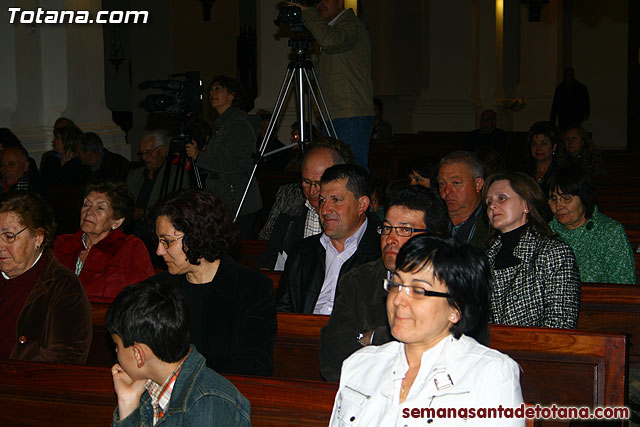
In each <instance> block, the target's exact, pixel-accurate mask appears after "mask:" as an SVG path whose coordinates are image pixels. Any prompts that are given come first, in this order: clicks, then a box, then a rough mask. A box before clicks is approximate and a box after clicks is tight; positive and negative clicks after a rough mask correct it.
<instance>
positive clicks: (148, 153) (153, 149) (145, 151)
mask: <svg viewBox="0 0 640 427" xmlns="http://www.w3.org/2000/svg"><path fill="white" fill-rule="evenodd" d="M160 147H162V146H161V145H158V146H157V147H154V148H152V149H151V150H144V151H138V156H140V157H144V156H149V155H151V153H153V152H154V151H156V150H157V149H158V148H160Z"/></svg>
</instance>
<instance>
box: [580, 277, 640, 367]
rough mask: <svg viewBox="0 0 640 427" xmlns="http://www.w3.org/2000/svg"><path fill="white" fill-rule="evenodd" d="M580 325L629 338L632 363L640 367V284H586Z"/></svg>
mask: <svg viewBox="0 0 640 427" xmlns="http://www.w3.org/2000/svg"><path fill="white" fill-rule="evenodd" d="M578 328H580V329H585V330H590V331H605V332H617V333H621V334H625V335H627V336H628V339H629V362H630V363H631V366H633V367H640V286H634V285H612V284H604V283H583V284H582V296H581V297H580V313H579V315H578Z"/></svg>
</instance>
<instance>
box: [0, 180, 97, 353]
mask: <svg viewBox="0 0 640 427" xmlns="http://www.w3.org/2000/svg"><path fill="white" fill-rule="evenodd" d="M54 230H55V224H54V221H53V211H52V209H51V207H50V206H49V205H48V204H47V202H45V201H44V199H42V197H41V196H39V195H38V194H36V193H33V192H31V191H15V192H11V193H6V194H4V195H3V196H2V197H1V198H0V271H1V272H2V274H1V275H0V324H1V325H2V328H0V331H1V332H0V358H3V359H6V358H9V359H19V360H32V361H40V362H54V363H74V364H84V363H85V361H86V360H87V355H88V354H89V348H90V346H91V336H92V326H91V306H90V304H89V300H88V299H87V294H86V293H85V291H84V289H83V287H82V284H81V283H80V280H78V278H77V277H76V276H75V275H74V274H73V273H72V272H71V271H69V269H67V268H66V267H64V266H63V265H62V264H60V263H59V262H58V260H57V259H56V257H55V256H54V254H53V251H52V250H51V249H50V246H51V244H52V243H53V235H54Z"/></svg>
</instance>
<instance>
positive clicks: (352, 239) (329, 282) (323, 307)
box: [313, 218, 369, 314]
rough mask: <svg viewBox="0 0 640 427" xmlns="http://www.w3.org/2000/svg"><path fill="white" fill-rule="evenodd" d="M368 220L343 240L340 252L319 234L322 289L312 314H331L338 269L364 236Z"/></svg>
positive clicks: (329, 239)
mask: <svg viewBox="0 0 640 427" xmlns="http://www.w3.org/2000/svg"><path fill="white" fill-rule="evenodd" d="M368 223H369V220H368V219H366V218H365V220H364V222H363V223H362V225H361V226H360V228H358V229H357V230H356V232H355V233H353V234H352V235H351V236H349V237H348V238H347V240H346V241H345V242H344V249H343V250H342V252H338V250H337V249H336V248H335V246H333V244H332V243H331V238H330V237H329V236H327V235H326V234H324V233H322V236H320V243H321V244H322V246H323V247H324V250H325V257H324V265H325V267H324V282H323V283H322V289H321V290H320V295H319V296H318V301H316V306H315V308H314V309H313V314H331V312H332V311H333V299H334V298H335V296H336V286H337V284H338V276H340V269H341V268H342V265H343V264H344V263H345V261H347V260H348V259H349V258H351V256H352V255H353V254H354V253H355V252H356V250H357V249H358V245H360V240H362V236H364V232H365V231H366V229H367V224H368Z"/></svg>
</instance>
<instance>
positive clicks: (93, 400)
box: [0, 360, 338, 426]
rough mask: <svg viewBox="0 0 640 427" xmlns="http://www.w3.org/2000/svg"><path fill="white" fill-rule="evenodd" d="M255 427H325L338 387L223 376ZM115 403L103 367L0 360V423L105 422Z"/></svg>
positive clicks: (106, 372) (63, 423)
mask: <svg viewBox="0 0 640 427" xmlns="http://www.w3.org/2000/svg"><path fill="white" fill-rule="evenodd" d="M227 378H228V379H229V380H230V381H231V382H232V383H233V384H234V385H235V386H236V388H238V390H239V391H240V392H241V393H242V394H243V395H244V396H245V397H246V398H247V399H248V400H249V402H251V423H252V425H254V426H326V425H327V424H328V423H329V418H330V416H331V410H332V408H333V401H334V398H335V394H336V391H337V389H338V385H337V384H335V383H324V382H314V381H295V380H282V379H273V378H260V377H242V376H227ZM116 405H117V402H116V397H115V394H114V391H113V383H112V380H111V372H110V370H109V368H106V367H87V366H78V365H59V364H51V363H37V362H22V361H15V360H0V425H5V426H15V425H23V424H24V423H25V422H27V423H28V424H29V425H48V426H108V425H110V424H111V420H112V417H113V411H114V409H115V407H116Z"/></svg>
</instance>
